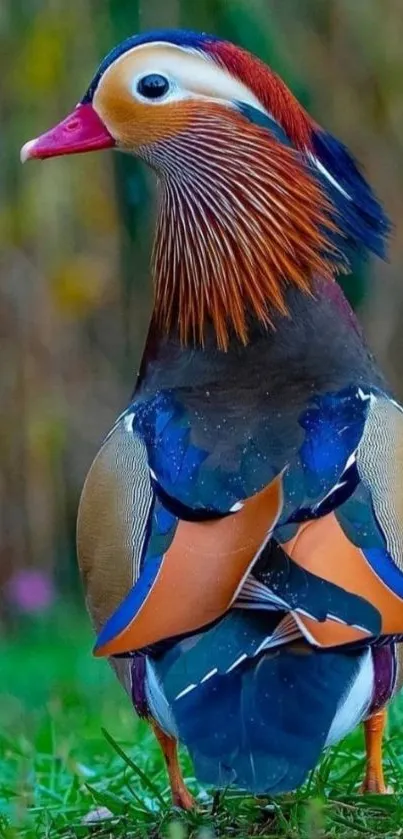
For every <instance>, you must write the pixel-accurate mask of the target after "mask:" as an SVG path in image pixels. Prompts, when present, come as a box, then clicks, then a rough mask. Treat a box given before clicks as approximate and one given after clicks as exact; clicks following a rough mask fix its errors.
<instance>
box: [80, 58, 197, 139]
mask: <svg viewBox="0 0 403 839" xmlns="http://www.w3.org/2000/svg"><path fill="white" fill-rule="evenodd" d="M130 69H131V68H130V67H129V66H128V67H125V66H124V65H123V63H122V65H120V63H119V62H118V63H117V64H116V66H113V67H111V68H110V70H109V71H108V74H107V75H106V76H105V78H104V80H103V82H102V83H101V84H100V86H99V88H98V89H97V91H96V92H95V95H94V100H93V105H94V108H95V110H96V112H97V114H98V115H99V116H100V118H101V119H102V121H103V122H104V123H105V125H106V126H107V128H108V130H109V131H110V133H111V134H112V135H113V137H115V139H116V141H117V142H118V143H119V145H120V146H123V147H124V148H127V149H131V150H135V149H136V148H138V147H139V146H148V145H151V144H153V143H157V142H158V141H160V140H166V139H169V138H171V137H174V136H175V135H176V134H178V133H180V132H182V131H184V130H186V128H187V127H188V125H189V123H190V120H191V113H189V110H192V109H191V108H190V109H189V104H190V103H186V102H184V101H179V102H174V103H172V104H164V103H161V104H159V105H157V104H151V103H150V104H148V103H147V102H144V103H143V102H139V101H138V100H136V99H135V98H134V96H133V95H132V94H131V92H130V87H131V84H132V74H131V72H130V73H129V70H130ZM186 106H188V107H186Z"/></svg>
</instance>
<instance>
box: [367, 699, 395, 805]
mask: <svg viewBox="0 0 403 839" xmlns="http://www.w3.org/2000/svg"><path fill="white" fill-rule="evenodd" d="M386 720H387V712H386V710H385V709H383V710H382V711H378V712H377V713H376V714H373V715H372V716H371V717H369V718H368V719H367V720H365V722H364V732H365V749H366V760H367V763H366V771H365V779H364V783H363V784H362V787H361V792H363V793H365V792H375V793H376V792H378V793H381V794H385V793H388V792H391V790H390V789H389V788H388V787H386V786H385V779H384V776H383V764H382V742H383V735H384V731H385V725H386Z"/></svg>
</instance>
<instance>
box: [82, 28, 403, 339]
mask: <svg viewBox="0 0 403 839" xmlns="http://www.w3.org/2000/svg"><path fill="white" fill-rule="evenodd" d="M148 44H149V45H150V47H153V48H154V49H156V50H157V63H158V49H159V47H161V45H165V53H164V55H165V56H166V53H167V50H166V47H169V48H171V47H176V48H179V49H178V50H177V52H180V53H181V57H180V60H179V56H177V57H176V59H175V56H171V59H172V61H173V62H174V64H173V65H172V66H174V69H175V70H177V68H178V66H179V65H178V63H177V64H175V60H176V61H177V62H179V63H180V67H181V72H182V76H181V81H182V83H183V82H184V83H185V88H186V95H184V96H183V98H181V99H178V100H176V101H175V102H172V103H171V104H166V105H161V106H160V109H161V110H159V111H158V110H157V111H156V110H155V109H154V110H153V106H152V105H151V106H150V105H148V106H144V104H143V105H140V108H141V113H140V112H139V113H138V120H137V122H136V119H134V116H133V115H132V111H131V108H132V107H134V103H133V105H132V104H131V100H130V94H128V93H127V90H126V93H125V97H126V98H125V99H124V101H123V104H122V107H121V109H120V112H119V113H120V115H123V117H122V118H124V120H126V122H125V132H126V133H125V135H124V137H123V138H122V143H121V145H122V146H123V147H125V148H127V149H128V150H130V132H131V130H132V126H133V125H136V126H137V129H136V131H137V145H136V149H135V153H136V154H138V155H139V156H142V157H143V158H144V159H145V160H146V161H147V162H148V163H150V165H151V166H153V167H154V168H155V169H156V170H157V173H158V175H159V179H160V183H161V187H162V189H161V202H160V214H159V221H158V227H157V237H156V242H155V248H154V279H155V287H156V300H155V317H156V319H157V322H159V324H160V326H161V327H162V328H163V329H166V330H171V329H173V328H179V332H180V336H181V339H182V341H183V342H184V343H186V342H188V341H193V342H203V337H204V330H205V326H206V323H207V322H212V324H213V326H214V329H215V332H216V335H217V342H218V345H219V346H220V347H221V348H223V349H225V348H226V347H227V346H228V343H229V334H230V332H231V331H234V332H235V334H236V335H237V336H238V338H239V340H241V341H242V342H243V343H247V341H248V331H247V321H248V315H249V314H252V315H253V316H255V317H256V318H257V319H258V320H259V321H260V322H261V323H262V324H264V325H265V326H269V325H270V324H271V323H272V311H273V309H275V310H277V311H279V312H282V313H283V314H284V315H286V313H287V309H286V304H285V292H286V288H287V286H288V285H296V286H297V287H298V288H300V289H301V290H302V291H304V292H306V293H309V292H310V291H311V289H312V285H313V282H314V279H315V276H318V275H319V276H321V277H322V278H327V279H329V280H331V279H334V277H335V275H336V274H337V273H338V272H340V271H344V272H346V271H347V270H348V264H349V262H348V260H349V255H350V252H351V251H358V252H360V253H366V252H367V251H372V252H374V253H376V254H378V255H380V256H382V255H384V246H385V239H386V237H387V234H388V232H389V222H388V219H387V217H386V216H385V214H384V212H383V209H382V207H381V205H380V204H379V202H378V200H377V198H376V197H375V195H374V193H373V192H372V190H371V187H370V186H369V185H368V183H367V181H366V180H365V178H364V177H363V175H362V174H361V172H360V170H359V168H358V166H357V164H356V162H355V160H354V159H353V157H352V156H351V155H350V153H349V152H348V150H347V149H346V148H345V147H344V146H343V145H342V144H341V143H340V142H339V141H338V140H336V139H335V138H334V137H332V136H331V135H330V134H328V133H326V132H325V131H323V130H322V129H321V128H320V126H318V125H317V124H316V123H315V122H314V121H313V120H312V118H311V117H310V116H309V115H308V114H307V112H306V111H305V110H304V108H303V107H302V106H301V105H300V104H299V103H298V101H297V100H296V99H295V97H294V96H293V95H292V93H291V92H290V91H289V90H288V88H287V87H286V85H285V84H284V82H283V81H282V80H281V79H280V78H279V77H278V76H277V75H276V74H275V73H274V72H273V71H272V70H271V69H270V68H269V67H267V66H266V65H265V64H264V63H263V62H262V61H260V60H259V59H257V58H255V57H254V56H252V55H251V54H250V53H248V52H246V51H245V50H243V49H241V48H240V47H237V46H235V45H233V44H231V43H229V42H227V41H223V40H222V39H219V38H216V37H214V36H210V35H206V34H199V33H194V32H187V31H181V30H164V31H155V32H150V33H147V34H144V35H137V36H134V37H132V38H129V39H127V40H126V41H124V42H123V43H122V44H120V45H119V46H118V47H116V48H115V49H114V50H112V51H111V52H110V53H109V55H108V56H107V57H106V58H105V59H104V61H103V62H102V63H101V65H100V67H99V69H98V71H97V73H96V75H95V76H94V79H93V81H92V82H91V85H90V87H89V88H88V90H87V93H86V95H85V96H84V99H83V100H82V101H83V103H90V102H92V101H94V102H95V105H96V106H98V105H100V104H101V103H100V96H99V93H98V92H97V90H98V88H99V87H101V88H102V87H105V84H104V82H103V81H102V79H103V76H104V75H105V73H106V71H107V70H108V69H109V68H110V67H112V65H114V64H115V62H116V63H118V59H120V58H121V57H123V58H124V61H126V58H125V54H126V53H131V54H132V55H133V57H134V54H137V53H136V48H137V47H144V46H145V45H148ZM140 53H141V51H140ZM161 54H162V53H161V52H160V55H161ZM186 54H187V58H186ZM196 56H198V57H197V58H196ZM201 57H203V58H204V59H205V60H206V61H207V62H208V63H209V66H210V68H211V66H212V65H216V66H217V67H218V68H220V70H219V71H217V73H218V72H221V76H220V79H221V87H220V85H219V84H218V79H219V76H218V75H217V79H216V80H215V81H217V85H216V89H213V90H212V91H211V95H210V89H209V90H208V91H207V90H202V94H203V95H201V96H198V93H199V92H200V91H199V89H198V90H197V92H195V91H194V90H193V91H192V86H191V84H190V86H189V85H187V84H186V82H187V79H186V72H187V71H189V73H190V77H192V78H195V77H197V79H199V78H200V73H201V74H202V75H203V72H204V71H203V67H200V60H201ZM129 59H130V61H131V60H132V59H131V58H130V56H129ZM164 60H165V62H166V60H167V59H166V58H165V59H164ZM186 61H187V62H192V61H193V65H192V64H191V63H189V66H188V65H187V64H186ZM195 62H196V63H197V62H199V64H198V65H197V67H196V64H195ZM202 64H203V62H202ZM120 66H121V65H120V63H119V67H118V68H113V71H112V76H111V74H108V77H109V79H111V78H112V80H113V79H114V81H113V83H112V86H111V81H109V98H106V97H105V93H104V94H103V106H104V110H103V112H102V113H101V115H102V116H103V117H105V118H106V119H107V116H108V107H109V108H110V109H111V110H112V111H114V113H115V115H118V116H119V114H118V110H117V109H116V97H115V93H114V87H113V85H114V84H116V78H117V82H118V84H119V72H120V74H121V75H122V71H121V69H120ZM130 67H131V65H130V66H129V70H130ZM116 69H118V70H119V72H118V73H117V74H116ZM156 71H158V67H157V68H156ZM224 71H225V73H226V74H227V75H226V78H227V79H231V80H232V86H231V90H232V91H234V90H238V91H239V92H242V93H244V94H245V96H244V98H242V97H241V98H240V101H234V100H233V96H232V95H231V94H230V93H228V91H229V89H230V88H229V86H228V84H227V86H226V87H225V91H226V95H224V96H223V90H224V87H223V74H224ZM192 73H193V76H192ZM197 74H199V75H197ZM213 75H214V74H213ZM173 78H174V79H175V74H174V77H173ZM209 79H210V82H211V72H210V76H209ZM101 81H102V84H100V83H101ZM107 87H108V85H107ZM217 91H220V92H221V99H220V92H217ZM101 93H102V91H101ZM193 96H194V98H192V97H193ZM101 99H102V97H101ZM241 100H242V101H241ZM108 102H109V105H108V104H107V103H108ZM106 106H107V107H106ZM105 108H106V110H105ZM144 108H146V110H144ZM151 114H152V118H151ZM127 115H130V119H128V117H127ZM144 115H145V122H144V124H143V125H144V127H143V128H141V125H142V119H143V116H144ZM106 124H107V125H108V122H106ZM112 133H113V132H112ZM140 136H141V139H138V138H139V137H140Z"/></svg>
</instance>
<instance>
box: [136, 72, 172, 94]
mask: <svg viewBox="0 0 403 839" xmlns="http://www.w3.org/2000/svg"><path fill="white" fill-rule="evenodd" d="M137 90H138V92H139V93H140V95H141V96H143V97H144V99H162V97H163V96H165V94H166V93H167V92H168V90H169V81H168V79H166V78H165V76H160V74H159V73H150V74H149V75H148V76H143V77H142V78H141V79H139V81H138V83H137Z"/></svg>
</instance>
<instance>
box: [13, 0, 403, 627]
mask: <svg viewBox="0 0 403 839" xmlns="http://www.w3.org/2000/svg"><path fill="white" fill-rule="evenodd" d="M161 26H170V27H172V26H174V27H176V26H183V27H192V28H196V29H204V30H210V31H212V32H215V33H218V34H221V35H224V36H227V37H229V38H230V39H232V40H235V41H237V42H238V43H240V44H242V45H244V46H245V47H248V48H249V49H251V50H252V51H254V52H256V53H257V54H259V55H260V56H261V57H262V58H263V59H265V60H266V61H268V62H269V63H270V64H271V65H272V66H273V67H274V68H275V69H276V70H277V71H278V72H279V73H280V74H281V75H282V76H283V77H284V78H285V79H286V81H287V82H288V84H289V85H290V86H291V88H292V89H293V91H294V92H295V93H296V94H297V96H299V98H300V99H301V100H302V101H303V102H304V104H305V105H306V106H307V107H308V108H309V110H310V111H311V113H312V114H313V115H314V117H315V118H316V119H317V120H318V121H319V122H321V123H322V124H324V125H325V126H326V127H327V128H329V129H330V130H332V131H333V132H334V133H336V134H337V135H338V136H339V137H341V138H342V139H343V140H344V141H345V142H346V143H347V144H348V145H349V146H350V147H351V148H352V150H353V152H354V153H355V154H356V156H357V157H358V158H359V159H360V160H361V161H362V163H363V165H364V167H365V169H366V171H367V174H368V176H369V178H370V180H371V181H372V182H373V184H374V185H375V187H376V189H377V191H378V193H379V195H380V196H381V198H382V199H383V201H384V204H385V206H386V208H387V210H388V212H389V214H390V216H391V217H392V219H393V221H394V223H395V225H396V228H395V231H394V234H393V237H392V241H391V249H390V264H388V265H384V264H380V263H376V264H373V265H371V266H362V265H357V266H355V269H356V270H355V276H354V279H349V280H348V281H347V283H345V288H346V289H347V291H348V294H349V296H350V299H352V301H353V303H354V305H356V306H357V307H359V309H360V316H361V318H362V320H363V321H364V323H365V326H366V330H367V334H368V337H369V340H370V343H371V345H372V347H373V349H374V350H375V352H376V353H377V355H378V356H379V358H380V360H381V362H382V363H383V365H384V366H385V368H386V370H387V372H388V375H389V377H390V379H391V381H392V383H393V385H394V387H395V388H396V390H397V393H398V395H399V396H400V397H401V396H403V353H402V335H403V330H402V326H401V324H402V319H403V283H402V281H401V274H402V268H403V226H402V219H403V189H402V186H403V96H402V78H403V51H402V48H401V44H402V35H403V14H402V0H383V1H382V2H381V1H380V0H69V2H68V3H66V2H65V0H1V3H0V78H1V85H0V149H1V167H0V195H1V197H0V330H1V367H0V369H1V372H0V377H1V378H0V588H1V594H0V631H1V632H3V633H4V632H5V633H9V632H10V631H11V632H12V631H13V630H14V628H15V626H16V625H18V621H19V615H20V614H21V613H23V612H30V611H35V610H36V609H37V610H38V611H39V610H40V611H42V610H43V608H45V607H46V605H47V604H50V603H51V601H52V599H54V598H55V597H57V598H59V602H66V601H67V600H68V598H71V597H74V596H75V597H78V598H79V601H80V603H81V592H80V589H79V586H78V581H77V572H76V565H75V549H74V532H75V516H76V508H77V503H78V498H79V493H80V489H81V486H82V483H83V480H84V477H85V474H86V471H87V469H88V467H89V465H90V462H91V460H92V458H93V456H94V454H95V452H96V450H97V447H98V445H99V442H100V440H101V439H102V437H103V435H104V434H105V433H106V432H107V430H108V428H109V427H110V426H111V424H112V422H113V420H114V418H115V416H116V415H117V414H118V413H119V412H120V411H121V409H122V408H123V407H124V406H125V402H126V399H127V397H128V394H129V392H130V390H131V387H132V384H133V381H134V377H135V373H136V370H137V367H138V363H139V357H140V352H141V347H142V342H143V338H144V334H145V330H146V327H147V321H148V317H149V312H150V284H149V277H148V259H149V250H150V240H151V229H152V209H153V198H152V195H153V193H152V182H151V179H150V176H149V175H148V173H147V172H146V171H145V170H144V169H143V168H142V166H141V165H139V164H138V163H137V162H136V161H134V160H131V159H130V158H128V157H125V156H123V155H120V156H119V155H115V154H112V153H103V154H94V155H88V156H81V157H77V158H74V159H72V158H64V159H63V158H60V159H56V160H52V161H49V162H47V163H36V164H34V163H32V164H30V165H29V166H27V167H25V168H24V169H23V168H22V167H21V166H20V163H19V157H18V154H19V148H20V146H21V144H22V143H23V142H24V141H25V140H27V139H28V138H30V137H33V136H35V135H37V134H39V133H41V132H42V131H43V130H45V129H46V128H48V127H50V125H52V124H53V123H55V122H57V121H58V120H59V119H60V118H61V117H63V116H64V115H65V114H66V113H68V112H69V111H70V110H71V108H72V107H73V106H74V104H75V103H76V102H77V101H78V99H79V98H80V97H81V96H82V94H83V93H84V91H85V89H86V86H87V84H88V82H89V80H90V78H91V76H92V75H93V72H94V70H95V68H96V66H97V64H98V62H99V60H100V58H101V57H102V56H103V54H104V53H105V52H106V51H107V50H109V48H110V47H111V46H113V45H114V44H115V43H116V42H118V41H119V40H121V39H123V38H124V37H127V36H128V35H130V34H132V33H134V32H136V31H139V30H144V29H148V28H155V27H161Z"/></svg>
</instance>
